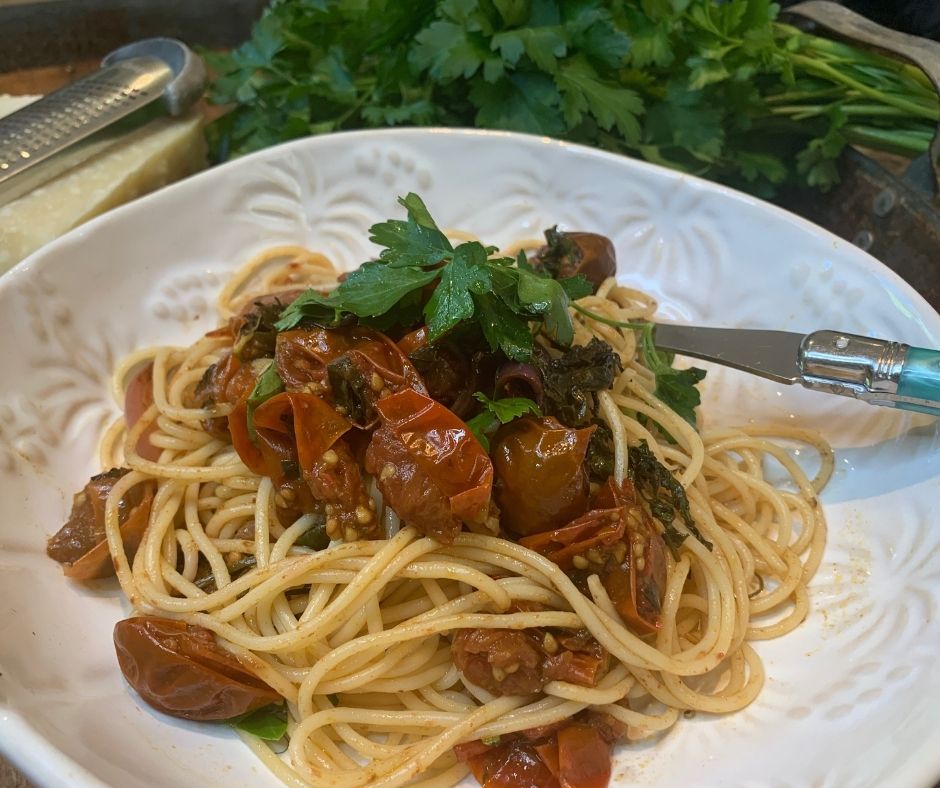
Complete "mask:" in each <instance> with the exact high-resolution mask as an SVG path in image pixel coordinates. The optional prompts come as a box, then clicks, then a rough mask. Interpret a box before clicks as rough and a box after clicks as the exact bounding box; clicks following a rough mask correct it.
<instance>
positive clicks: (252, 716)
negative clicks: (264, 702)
mask: <svg viewBox="0 0 940 788" xmlns="http://www.w3.org/2000/svg"><path fill="white" fill-rule="evenodd" d="M226 723H227V724H228V725H231V726H232V727H233V728H237V729H238V730H240V731H244V732H245V733H250V734H251V735H252V736H257V737H258V738H259V739H264V740H265V741H278V740H280V739H283V738H284V734H286V733H287V707H286V706H285V705H284V704H283V703H277V704H272V705H271V706H264V707H262V708H260V709H258V710H257V711H251V712H248V713H247V714H242V715H240V716H238V717H233V718H232V719H230V720H226Z"/></svg>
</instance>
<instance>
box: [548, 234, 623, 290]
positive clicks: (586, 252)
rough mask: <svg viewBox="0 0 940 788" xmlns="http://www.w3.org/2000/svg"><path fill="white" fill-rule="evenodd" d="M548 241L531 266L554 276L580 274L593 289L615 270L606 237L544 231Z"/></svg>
mask: <svg viewBox="0 0 940 788" xmlns="http://www.w3.org/2000/svg"><path fill="white" fill-rule="evenodd" d="M546 237H547V239H548V244H547V245H546V246H543V247H542V248H541V249H539V250H538V252H537V253H536V255H535V258H534V259H533V261H532V262H533V265H534V266H535V268H537V269H544V270H546V271H548V272H549V273H550V274H551V275H552V276H554V277H555V278H557V279H564V278H567V277H569V276H577V275H578V274H580V275H581V276H583V277H584V278H585V279H587V280H588V281H589V282H590V283H591V284H592V285H593V286H594V291H595V292H596V291H597V288H598V287H600V286H601V285H602V284H603V283H604V280H605V279H608V278H609V277H611V276H615V275H616V273H617V256H616V252H615V251H614V245H613V244H612V243H611V242H610V239H609V238H607V237H606V236H604V235H598V234H597V233H584V232H572V233H567V232H559V231H558V230H549V231H548V232H547V233H546Z"/></svg>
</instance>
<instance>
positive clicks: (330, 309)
mask: <svg viewBox="0 0 940 788" xmlns="http://www.w3.org/2000/svg"><path fill="white" fill-rule="evenodd" d="M398 202H399V203H400V204H401V205H403V206H404V207H405V209H406V210H407V212H408V218H407V219H406V220H401V219H389V220H388V221H385V222H380V223H379V224H375V225H373V226H372V227H371V228H370V230H369V238H370V240H371V241H373V242H375V243H376V244H378V245H379V246H381V247H383V248H382V251H381V252H380V253H379V258H378V260H373V261H370V262H366V263H363V264H362V265H361V266H360V267H359V268H358V269H357V270H355V271H353V272H352V273H350V274H349V275H348V276H347V278H346V280H345V281H343V282H342V283H341V284H340V285H339V286H338V287H337V288H336V289H335V290H333V291H332V292H331V293H329V294H328V295H323V294H321V293H318V292H317V291H315V290H309V291H307V292H306V293H304V294H303V295H301V296H300V297H299V298H297V300H295V301H294V302H293V303H292V304H291V305H290V306H288V307H287V309H285V310H284V312H283V313H282V315H281V319H280V320H279V321H278V323H277V329H278V330H279V331H286V330H289V329H291V328H294V327H296V326H298V325H300V324H301V323H304V322H311V323H316V324H319V325H324V326H335V325H338V324H339V323H340V322H342V321H343V320H344V319H345V318H347V317H348V316H350V315H353V316H355V317H357V318H359V319H360V320H362V321H363V322H365V323H370V324H374V325H378V326H380V327H383V328H388V327H391V326H396V325H397V326H405V327H407V326H411V325H414V323H415V322H416V319H417V318H418V316H419V315H420V314H423V316H424V320H425V322H426V324H427V326H428V338H429V340H430V341H432V342H433V341H435V340H436V339H439V338H440V337H442V336H443V335H444V334H446V333H447V332H449V331H451V330H453V329H454V328H456V327H457V326H458V325H460V324H463V323H470V322H475V323H476V324H477V325H478V326H479V328H480V330H481V331H482V333H483V336H484V337H485V338H486V341H487V343H488V344H489V346H490V348H491V349H492V350H494V351H495V350H501V351H502V352H503V353H504V354H505V355H506V356H507V357H508V358H510V359H513V360H515V361H527V360H529V359H530V358H531V357H532V348H533V338H532V336H533V335H532V329H531V328H530V324H536V325H537V326H538V328H539V329H540V330H541V331H542V332H543V333H544V334H545V335H546V336H547V337H548V338H549V339H551V340H552V341H553V342H555V343H557V344H559V345H561V346H564V347H567V346H569V345H570V344H571V341H572V339H573V338H574V326H573V324H572V322H571V315H570V313H569V311H568V307H569V305H570V304H571V302H572V301H574V300H575V299H578V298H582V297H584V296H586V295H588V294H589V293H590V292H591V285H590V284H589V283H588V282H587V280H585V279H584V278H583V277H580V276H577V277H571V278H568V279H560V280H558V279H552V278H551V277H548V276H543V275H542V274H539V273H537V272H536V271H534V270H532V268H531V267H530V266H529V265H528V263H527V262H526V259H525V255H524V254H522V253H520V255H519V256H518V257H517V258H515V259H514V258H511V257H501V256H497V251H498V250H497V249H496V247H493V246H484V245H483V244H482V243H480V242H479V241H465V242H464V243H461V244H459V245H458V246H456V247H455V246H454V245H453V244H452V243H451V242H450V240H449V239H448V238H447V236H446V235H444V233H443V232H441V230H440V228H439V227H438V226H437V223H436V222H435V221H434V219H433V218H432V217H431V214H430V212H429V211H428V209H427V206H426V205H425V204H424V202H423V200H422V199H421V198H420V197H419V196H418V195H417V194H413V193H412V194H409V195H408V196H407V197H400V198H399V199H398ZM431 285H434V289H433V292H432V293H431V295H430V297H429V298H427V301H426V303H425V302H424V299H425V297H426V288H428V287H429V286H431ZM422 303H424V306H423V308H422V307H421V304H422ZM419 310H421V311H420V312H419Z"/></svg>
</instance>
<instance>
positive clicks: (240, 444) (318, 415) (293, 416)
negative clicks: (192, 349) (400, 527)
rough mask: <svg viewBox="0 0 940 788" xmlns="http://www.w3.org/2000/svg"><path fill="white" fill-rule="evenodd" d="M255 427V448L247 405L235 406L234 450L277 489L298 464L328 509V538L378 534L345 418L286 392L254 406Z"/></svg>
mask: <svg viewBox="0 0 940 788" xmlns="http://www.w3.org/2000/svg"><path fill="white" fill-rule="evenodd" d="M254 426H255V433H256V436H257V444H255V443H253V442H252V440H251V437H250V436H249V434H248V427H247V407H246V405H245V403H244V402H242V403H239V405H238V406H237V407H236V408H235V410H234V411H232V413H231V414H230V416H229V427H230V430H231V433H232V441H233V443H234V445H235V450H236V451H237V452H238V455H239V457H241V458H242V461H243V462H244V463H245V464H246V465H247V466H248V468H249V469H250V470H252V471H253V472H255V473H259V474H262V475H264V476H268V477H269V478H271V480H272V481H274V483H275V484H276V485H278V486H279V487H281V486H282V485H284V484H290V480H289V479H287V478H286V473H285V468H287V467H290V466H291V465H292V464H294V465H296V466H297V467H298V468H299V470H300V471H301V473H302V474H303V477H304V479H305V480H306V482H307V486H308V487H309V490H310V493H311V494H312V496H313V498H315V499H316V500H318V501H321V502H323V503H324V504H328V505H329V507H332V511H330V510H328V513H327V514H328V516H327V532H328V533H329V535H330V536H331V537H333V538H338V537H339V536H343V537H344V538H347V539H353V538H359V537H362V536H365V537H373V536H376V535H378V529H379V525H380V523H379V521H378V518H377V517H376V516H375V514H374V504H373V503H372V499H371V496H370V495H369V493H368V491H367V490H366V488H365V483H364V482H363V480H362V474H361V473H360V471H359V463H358V462H356V460H355V458H354V457H353V455H352V451H351V449H350V447H349V445H348V443H347V441H346V440H345V435H346V433H347V432H349V430H350V429H351V428H352V424H351V423H350V421H349V420H348V419H346V418H345V417H343V416H341V415H340V414H339V413H337V412H336V410H335V408H333V407H331V406H330V405H329V404H327V403H326V402H325V401H324V400H323V399H322V398H320V397H317V396H316V395H314V394H308V393H306V392H302V391H285V392H281V393H280V394H277V395H276V396H274V397H271V399H269V400H267V401H266V402H263V403H262V404H261V405H259V406H258V408H257V409H256V410H255V412H254Z"/></svg>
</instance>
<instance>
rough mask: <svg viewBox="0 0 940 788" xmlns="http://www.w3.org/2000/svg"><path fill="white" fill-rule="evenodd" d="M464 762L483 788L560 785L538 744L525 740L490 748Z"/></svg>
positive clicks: (550, 786) (527, 787)
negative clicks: (534, 744) (538, 749)
mask: <svg viewBox="0 0 940 788" xmlns="http://www.w3.org/2000/svg"><path fill="white" fill-rule="evenodd" d="M465 761H466V764H467V766H469V767H470V771H471V772H473V776H474V777H476V779H477V782H478V783H480V785H481V786H483V788H560V784H559V782H558V780H556V779H555V777H554V776H553V775H552V773H551V770H550V769H549V768H548V766H546V765H545V762H544V761H543V760H542V759H541V758H540V757H539V754H538V753H537V752H536V750H535V747H533V746H532V745H531V744H529V743H528V742H526V741H525V740H523V739H515V740H514V741H512V742H510V743H509V744H505V745H502V746H497V747H491V748H489V751H488V752H484V753H481V754H479V755H475V756H470V757H467V758H466V759H465Z"/></svg>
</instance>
